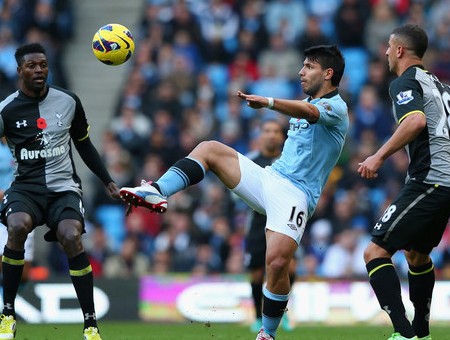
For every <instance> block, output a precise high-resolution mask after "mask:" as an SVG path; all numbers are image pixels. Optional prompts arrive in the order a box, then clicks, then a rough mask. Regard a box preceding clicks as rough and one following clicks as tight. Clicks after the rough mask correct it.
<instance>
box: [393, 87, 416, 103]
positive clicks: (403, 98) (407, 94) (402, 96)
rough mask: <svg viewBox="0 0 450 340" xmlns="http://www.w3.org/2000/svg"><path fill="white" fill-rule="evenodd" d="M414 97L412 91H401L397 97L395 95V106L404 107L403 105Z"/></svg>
mask: <svg viewBox="0 0 450 340" xmlns="http://www.w3.org/2000/svg"><path fill="white" fill-rule="evenodd" d="M413 99H414V97H413V95H412V90H408V91H401V92H400V93H399V94H398V95H397V104H398V105H404V104H408V103H409V102H410V101H411V100H413Z"/></svg>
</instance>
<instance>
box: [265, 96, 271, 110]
mask: <svg viewBox="0 0 450 340" xmlns="http://www.w3.org/2000/svg"><path fill="white" fill-rule="evenodd" d="M266 98H267V100H268V101H269V103H268V104H267V108H268V109H271V108H272V107H273V98H272V97H266Z"/></svg>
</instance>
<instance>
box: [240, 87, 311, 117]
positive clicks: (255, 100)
mask: <svg viewBox="0 0 450 340" xmlns="http://www.w3.org/2000/svg"><path fill="white" fill-rule="evenodd" d="M237 96H238V97H239V98H241V99H243V100H246V101H247V105H248V106H250V107H251V108H253V109H261V108H264V107H265V108H268V109H272V110H275V111H278V112H280V113H282V114H285V115H287V116H290V117H294V118H303V119H306V120H307V121H309V122H310V123H315V122H317V121H318V120H319V116H320V113H319V110H318V109H317V107H315V106H314V105H313V104H311V103H308V102H306V101H303V100H290V99H278V98H271V97H262V96H258V95H255V94H245V93H243V92H241V91H238V92H237Z"/></svg>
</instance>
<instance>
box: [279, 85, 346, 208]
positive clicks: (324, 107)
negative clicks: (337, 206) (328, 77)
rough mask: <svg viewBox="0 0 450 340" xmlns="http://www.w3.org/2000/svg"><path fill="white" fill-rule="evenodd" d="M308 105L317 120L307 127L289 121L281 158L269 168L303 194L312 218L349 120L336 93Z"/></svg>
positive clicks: (334, 163)
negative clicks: (313, 106) (314, 111)
mask: <svg viewBox="0 0 450 340" xmlns="http://www.w3.org/2000/svg"><path fill="white" fill-rule="evenodd" d="M305 100H307V99H305ZM310 103H311V104H313V105H315V106H316V107H317V108H318V110H319V112H320V118H319V120H318V121H317V122H316V123H314V124H311V123H309V122H308V121H307V120H305V119H297V118H291V119H290V120H289V131H288V138H287V139H286V142H285V144H284V147H283V152H282V154H281V157H280V158H279V159H278V160H277V161H276V162H275V163H274V164H272V166H271V167H272V169H274V170H275V171H276V172H278V173H279V174H280V175H281V176H283V177H285V178H287V179H289V180H290V181H291V182H292V183H293V184H294V185H295V186H296V187H298V188H300V189H301V190H302V191H303V192H305V193H306V195H307V196H308V210H309V211H308V214H309V216H312V214H313V212H314V210H315V208H316V205H317V202H318V200H319V197H320V194H321V192H322V190H323V187H324V186H325V183H326V182H327V179H328V176H329V175H330V172H331V170H332V169H333V167H334V166H335V165H336V162H337V160H338V159H339V156H340V154H341V151H342V148H343V146H344V142H345V136H346V134H347V130H348V125H349V121H348V111H347V104H346V103H345V102H344V100H343V99H342V98H341V96H340V95H339V93H338V91H337V90H335V91H333V92H331V93H329V94H327V95H326V96H324V97H322V98H318V99H313V100H311V101H310Z"/></svg>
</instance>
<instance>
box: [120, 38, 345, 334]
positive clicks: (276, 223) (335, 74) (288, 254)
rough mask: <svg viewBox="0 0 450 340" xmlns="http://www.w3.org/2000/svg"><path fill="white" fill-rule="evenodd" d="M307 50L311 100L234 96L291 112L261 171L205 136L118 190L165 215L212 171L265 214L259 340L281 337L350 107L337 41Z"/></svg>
mask: <svg viewBox="0 0 450 340" xmlns="http://www.w3.org/2000/svg"><path fill="white" fill-rule="evenodd" d="M304 55H305V60H304V62H303V67H301V70H300V72H299V76H300V80H301V84H302V88H303V91H304V93H306V94H307V95H308V96H309V97H308V98H307V99H305V100H288V99H278V98H272V97H263V96H259V95H253V94H252V95H249V94H245V93H243V92H241V91H238V93H237V95H238V96H239V98H241V99H242V100H244V101H246V102H247V105H248V106H250V107H251V108H254V109H261V108H269V109H272V110H275V111H277V112H279V113H281V114H285V115H287V116H290V117H292V118H291V119H290V121H289V131H288V133H287V139H286V142H285V144H284V146H283V151H282V154H281V157H280V158H279V159H278V160H277V161H275V163H273V164H272V165H271V166H267V167H264V168H263V167H261V166H259V165H257V164H255V163H254V162H253V161H251V160H250V159H248V158H247V157H245V156H243V155H242V154H240V153H238V152H237V151H236V150H234V149H232V148H230V147H229V146H227V145H224V144H222V143H219V142H217V141H204V142H201V143H200V144H199V145H197V147H196V148H195V149H194V150H193V151H192V152H191V153H190V154H189V155H188V156H187V157H186V158H184V159H181V160H179V161H178V162H176V163H175V164H174V165H173V166H172V167H171V168H169V170H168V171H167V172H166V173H165V174H163V176H162V177H161V178H160V179H158V180H157V181H156V182H153V183H148V182H145V181H143V182H142V184H141V186H139V187H135V188H122V189H121V190H120V194H121V197H122V199H123V200H124V201H125V202H127V203H128V204H130V206H144V207H147V208H149V209H150V210H153V211H155V212H164V211H165V210H166V209H167V197H168V196H170V195H173V194H174V193H176V192H178V191H180V190H183V189H185V188H186V187H188V186H189V185H194V184H196V183H198V182H199V181H201V180H202V179H203V177H204V175H205V173H206V172H207V171H212V172H213V173H214V174H216V175H217V177H218V178H219V179H220V180H221V181H222V182H223V183H224V184H225V185H226V186H227V187H228V188H229V189H230V190H231V191H233V192H234V193H236V194H237V195H238V196H239V197H241V198H242V199H243V200H244V201H245V202H246V203H247V204H248V205H249V206H250V207H251V208H253V209H254V210H255V211H257V212H259V213H261V214H264V215H266V217H267V222H266V226H265V228H266V241H267V252H266V273H267V283H266V286H265V287H264V290H263V295H264V297H263V317H262V324H263V325H262V328H261V329H260V331H259V333H258V335H257V338H256V339H258V340H271V339H274V338H275V336H276V331H277V328H278V326H279V324H280V320H281V318H282V316H283V313H284V312H285V310H286V305H287V303H288V299H289V293H290V282H289V264H290V262H291V259H292V258H293V256H294V253H295V251H296V249H297V247H298V245H299V242H300V240H301V238H302V235H303V232H304V229H305V225H306V221H307V220H308V218H309V217H311V215H312V214H313V212H314V209H315V207H316V204H317V201H318V200H319V197H320V194H321V192H322V189H323V187H324V185H325V183H326V181H327V179H328V176H329V174H330V172H331V170H332V169H333V167H334V166H335V164H336V162H337V160H338V158H339V155H340V154H341V151H342V147H343V145H344V140H345V136H346V134H347V130H348V124H349V120H348V112H347V105H346V103H345V102H344V101H343V100H342V98H341V97H340V95H339V92H338V86H339V82H340V80H341V78H342V75H343V73H344V67H345V62H344V58H343V56H342V53H341V52H340V51H339V49H338V48H337V47H336V46H335V45H320V46H313V47H311V48H308V49H307V50H305V53H304Z"/></svg>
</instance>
